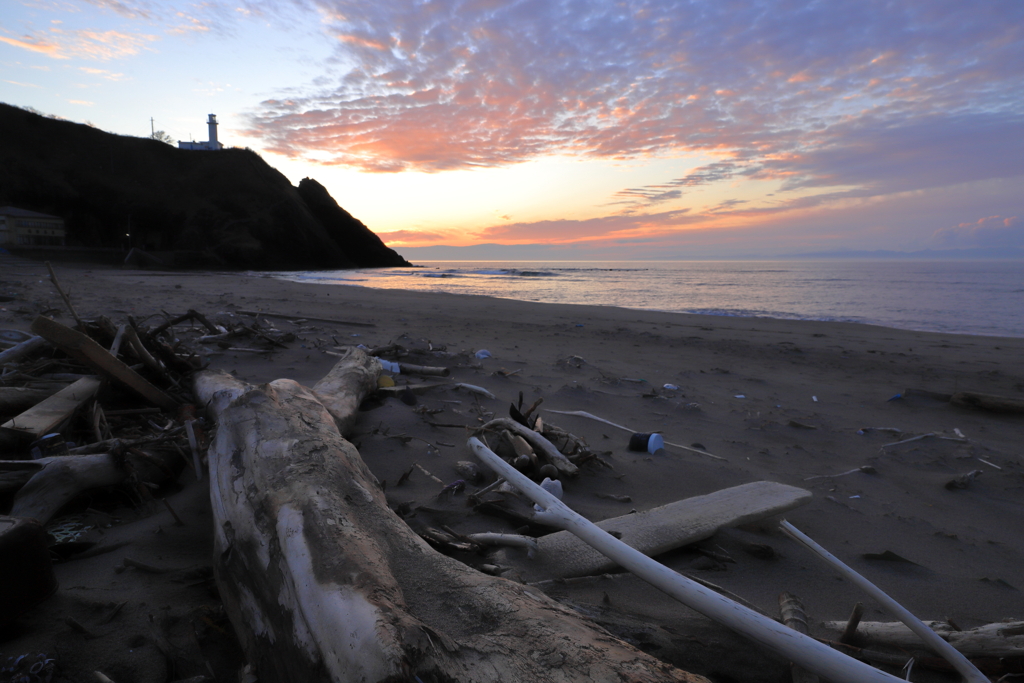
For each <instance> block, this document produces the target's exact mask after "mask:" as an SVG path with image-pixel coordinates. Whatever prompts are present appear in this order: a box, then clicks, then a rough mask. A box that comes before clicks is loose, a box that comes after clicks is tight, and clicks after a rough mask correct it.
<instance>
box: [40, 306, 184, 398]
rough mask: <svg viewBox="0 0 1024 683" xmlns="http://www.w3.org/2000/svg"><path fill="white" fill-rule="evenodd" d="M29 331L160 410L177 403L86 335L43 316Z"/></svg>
mask: <svg viewBox="0 0 1024 683" xmlns="http://www.w3.org/2000/svg"><path fill="white" fill-rule="evenodd" d="M32 331H33V332H35V333H36V334H38V335H39V336H41V337H45V338H46V339H47V340H48V341H50V342H51V343H52V344H53V345H54V346H57V347H58V348H60V349H61V350H62V351H64V352H65V353H67V354H68V355H69V356H71V357H73V358H75V359H77V360H79V361H81V362H83V363H85V364H86V365H89V366H92V367H94V368H96V369H97V370H99V371H100V372H102V373H103V374H105V375H109V376H110V377H112V378H114V379H115V380H117V381H118V382H120V383H121V384H124V385H125V386H127V387H128V388H130V389H132V390H133V391H135V392H136V393H137V394H139V395H140V396H142V397H143V398H145V399H146V400H147V401H149V402H150V403H152V404H154V405H157V406H160V407H161V408H163V409H164V410H174V409H176V408H177V407H178V402H177V401H175V400H174V399H173V398H171V397H170V396H168V395H167V394H165V393H164V392H162V391H161V390H160V389H157V388H156V387H155V386H153V385H152V384H150V383H149V382H148V381H147V380H146V379H145V378H144V377H142V376H141V375H140V374H138V373H137V372H135V371H134V370H132V369H131V368H130V367H128V366H127V365H125V364H124V363H123V362H122V361H121V360H119V359H117V358H115V357H114V356H112V355H110V352H109V351H107V350H106V349H105V348H103V347H102V346H100V345H99V344H97V343H96V342H95V341H93V340H92V339H90V338H89V337H88V336H86V335H84V334H82V333H81V332H77V331H75V330H72V329H71V328H70V327H66V326H64V325H61V324H60V323H58V322H55V321H53V320H50V319H49V318H46V317H44V316H39V317H37V318H36V319H35V320H33V321H32Z"/></svg>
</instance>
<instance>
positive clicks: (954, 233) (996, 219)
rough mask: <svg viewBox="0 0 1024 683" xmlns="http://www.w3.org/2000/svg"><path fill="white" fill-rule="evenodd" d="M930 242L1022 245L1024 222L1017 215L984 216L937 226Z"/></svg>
mask: <svg viewBox="0 0 1024 683" xmlns="http://www.w3.org/2000/svg"><path fill="white" fill-rule="evenodd" d="M931 243H932V244H933V245H935V246H937V247H940V248H965V247H1024V222H1022V221H1021V220H1020V219H1019V218H1018V217H1017V216H1009V217H1004V216H986V217H985V218H979V219H978V220H976V221H972V222H965V223H958V224H957V225H954V226H950V227H946V228H939V229H938V230H936V231H935V232H934V233H933V234H932V236H931Z"/></svg>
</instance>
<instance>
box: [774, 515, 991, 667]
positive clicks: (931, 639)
mask: <svg viewBox="0 0 1024 683" xmlns="http://www.w3.org/2000/svg"><path fill="white" fill-rule="evenodd" d="M780 528H781V529H782V531H783V532H784V533H785V534H786V535H787V536H789V537H790V538H792V539H794V540H795V541H797V542H798V543H800V544H801V545H803V546H804V547H805V548H807V549H808V550H810V551H811V552H813V553H814V554H815V555H817V556H818V557H819V558H820V559H822V560H824V561H825V562H826V563H828V564H829V565H830V566H831V567H832V568H833V569H835V570H836V571H837V572H838V573H840V574H841V575H842V576H843V577H844V578H846V579H847V580H848V581H850V582H851V583H853V584H854V585H855V586H857V587H858V588H860V589H861V590H863V591H864V592H866V593H867V594H868V595H870V596H871V597H872V598H873V599H874V600H875V601H876V602H878V603H879V604H881V605H882V607H883V608H885V610H886V611H887V612H889V613H890V614H892V615H893V616H895V617H896V618H897V619H899V620H900V621H902V622H903V623H904V624H906V625H907V628H909V629H910V630H911V631H913V632H914V633H916V634H917V635H918V636H919V637H920V638H921V639H922V640H924V641H925V642H926V643H927V644H928V645H929V647H931V648H932V649H933V650H934V651H935V652H937V653H938V654H940V655H941V656H942V657H943V658H944V659H946V660H947V661H948V662H949V663H950V664H951V665H952V666H953V668H954V669H956V670H957V672H959V673H960V675H961V676H963V677H964V680H965V681H967V682H968V683H989V681H988V678H987V677H986V676H985V675H984V674H983V673H981V672H980V671H978V668H977V667H976V666H974V664H972V663H971V662H970V661H968V659H967V658H966V657H964V656H963V655H962V654H961V653H960V652H958V651H957V650H955V649H954V648H953V647H952V646H951V645H950V644H949V643H947V642H946V641H945V640H943V639H942V638H940V637H939V636H938V635H937V634H936V633H935V631H932V630H931V629H930V628H928V627H927V626H926V625H925V624H924V623H923V622H922V621H921V620H920V619H918V618H917V617H915V616H914V615H913V614H911V613H910V611H908V610H907V609H906V608H905V607H904V606H903V605H901V604H899V603H898V602H896V601H895V600H893V599H892V598H891V597H889V595H887V594H886V593H884V592H883V591H882V590H881V589H880V588H878V586H876V585H875V584H873V583H871V582H870V581H868V580H867V579H866V578H864V577H863V576H862V575H860V574H858V573H857V572H855V571H854V570H853V569H850V567H848V566H846V565H845V564H844V563H843V562H841V561H840V560H839V559H837V558H836V557H835V556H833V555H832V554H831V553H829V552H828V551H827V550H825V549H824V548H822V547H821V546H820V545H818V544H817V543H815V542H814V541H813V540H811V539H810V538H809V537H808V536H806V535H805V534H803V533H802V532H801V531H800V530H799V529H797V528H796V527H794V526H793V525H792V524H790V523H789V522H787V521H785V520H783V521H782V523H781V524H780Z"/></svg>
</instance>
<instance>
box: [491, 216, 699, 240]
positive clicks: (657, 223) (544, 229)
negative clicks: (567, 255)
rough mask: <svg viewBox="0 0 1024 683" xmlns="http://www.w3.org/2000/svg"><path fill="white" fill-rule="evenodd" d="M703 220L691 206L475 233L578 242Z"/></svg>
mask: <svg viewBox="0 0 1024 683" xmlns="http://www.w3.org/2000/svg"><path fill="white" fill-rule="evenodd" d="M700 220H702V218H701V217H700V216H695V215H691V214H690V213H689V211H688V210H686V209H681V210H675V211H663V212H660V213H651V214H645V215H615V216H601V217H598V218H591V219H584V220H568V219H561V220H542V221H535V222H530V223H505V224H502V225H492V226H489V227H486V228H483V229H482V230H481V231H480V232H479V233H477V234H476V235H475V236H474V240H475V241H477V242H492V241H494V242H500V243H502V244H531V243H536V242H542V243H545V244H575V243H579V242H594V241H597V242H608V241H611V240H636V239H644V240H649V239H654V238H656V237H657V236H658V235H664V234H668V233H673V232H676V231H678V229H679V228H680V227H681V226H686V225H688V224H691V223H694V222H697V221H700Z"/></svg>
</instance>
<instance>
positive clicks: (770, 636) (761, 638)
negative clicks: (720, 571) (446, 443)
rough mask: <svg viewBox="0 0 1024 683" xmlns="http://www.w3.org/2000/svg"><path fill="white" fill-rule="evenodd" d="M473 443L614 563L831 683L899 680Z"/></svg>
mask: <svg viewBox="0 0 1024 683" xmlns="http://www.w3.org/2000/svg"><path fill="white" fill-rule="evenodd" d="M469 447H470V448H471V449H472V450H473V453H474V454H475V455H476V456H477V457H478V458H479V459H480V460H481V461H483V462H484V463H485V464H486V465H487V466H488V467H490V468H491V469H492V470H494V471H495V472H496V473H498V474H500V475H501V476H503V477H505V479H507V480H508V482H509V483H510V484H512V485H513V486H515V487H516V488H517V489H519V490H520V491H522V492H523V493H524V494H525V495H526V496H527V497H529V498H530V500H532V501H533V502H534V503H535V504H536V505H537V506H539V507H540V508H542V511H541V512H539V513H538V514H537V515H536V518H537V519H538V520H541V521H543V522H545V523H547V524H550V525H552V526H558V527H561V528H563V529H564V530H566V531H571V532H572V533H573V534H574V535H576V536H578V537H579V538H580V539H582V540H583V541H584V542H586V543H587V544H588V545H590V546H592V547H593V548H595V549H596V550H598V551H600V552H601V553H603V554H605V555H607V556H608V557H609V558H610V559H611V560H613V561H614V562H615V563H616V564H618V565H620V566H622V567H623V568H624V569H626V570H627V571H630V572H632V573H634V574H636V575H637V576H638V577H639V578H641V579H643V580H644V581H646V582H647V583H649V584H651V585H652V586H654V587H655V588H657V589H658V590H660V591H662V592H664V593H665V594H667V595H669V596H671V597H673V598H675V599H676V600H678V601H679V602H681V603H683V604H684V605H686V606H688V607H691V608H692V609H695V610H697V611H698V612H700V613H701V614H703V615H705V616H707V617H709V618H711V619H713V620H715V621H716V622H718V623H720V624H722V625H723V626H726V627H728V628H730V629H732V630H734V631H736V632H737V633H739V634H741V635H744V636H746V637H747V638H749V639H751V640H752V641H754V642H756V643H760V644H762V645H764V646H765V647H767V648H769V649H772V650H774V651H775V652H777V653H779V654H781V655H783V656H785V657H787V658H789V659H790V660H791V661H793V662H795V663H797V664H799V665H801V666H803V667H804V668H806V669H808V670H810V671H813V672H815V673H817V674H819V675H821V676H824V677H825V678H827V679H829V680H830V681H832V683H876V682H877V683H896V682H897V681H899V680H900V679H898V678H895V677H894V676H890V675H889V674H887V673H885V672H883V671H879V670H877V669H873V668H871V667H870V666H867V665H866V664H863V663H861V662H858V661H856V660H853V659H850V658H849V657H846V656H844V655H841V654H839V653H837V652H836V651H835V650H833V649H831V648H830V647H828V646H827V645H824V644H822V643H819V642H818V641H816V640H814V639H813V638H810V637H808V636H805V635H803V634H800V633H797V632H796V631H793V630H792V629H789V628H787V627H785V626H783V625H782V624H780V623H778V622H776V621H775V620H773V619H770V618H769V617H766V616H765V615H763V614H760V613H758V612H755V611H753V610H750V609H748V608H746V607H744V606H742V605H739V604H737V603H735V602H733V601H732V600H730V599H729V598H727V597H725V596H723V595H720V594H718V593H716V592H714V591H712V590H710V589H708V588H706V587H704V586H701V585H700V584H698V583H695V582H693V581H691V580H689V579H687V578H686V577H684V576H682V575H681V574H679V573H678V572H675V571H673V570H671V569H669V568H668V567H666V566H665V565H663V564H660V563H658V562H656V561H655V560H652V559H651V558H649V557H647V556H646V555H644V554H643V553H641V552H640V551H638V550H636V549H634V548H631V547H629V546H628V545H626V544H625V543H623V542H622V541H620V540H619V539H617V538H615V537H614V536H612V535H611V534H609V533H608V532H606V531H604V530H603V529H600V528H598V527H597V526H596V525H594V524H593V523H592V522H590V521H588V520H587V519H585V518H583V517H581V516H580V515H579V514H577V513H576V512H574V511H573V510H571V509H570V508H569V507H568V506H566V505H565V504H564V503H562V501H560V500H559V499H558V498H556V497H555V496H553V495H551V494H550V493H548V492H547V491H545V490H544V489H542V488H541V487H540V486H538V485H537V484H536V483H534V482H532V481H530V479H529V478H527V477H526V476H525V475H523V474H522V473H520V472H517V471H516V470H515V469H514V468H513V467H512V466H511V465H509V464H508V463H507V462H505V461H504V460H502V459H501V458H499V457H498V456H497V455H495V453H494V452H493V451H492V450H491V449H489V448H487V446H485V445H484V444H483V442H481V441H480V439H478V438H476V437H471V438H470V439H469Z"/></svg>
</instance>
